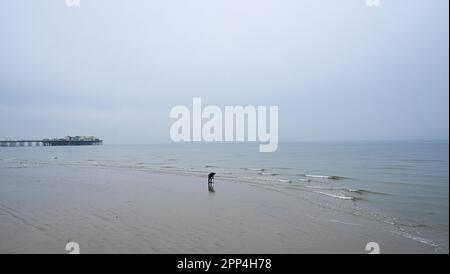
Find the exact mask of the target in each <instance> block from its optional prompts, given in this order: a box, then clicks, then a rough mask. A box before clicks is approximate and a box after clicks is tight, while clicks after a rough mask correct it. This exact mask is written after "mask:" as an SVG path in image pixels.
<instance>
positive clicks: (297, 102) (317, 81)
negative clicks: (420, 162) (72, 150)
mask: <svg viewBox="0 0 450 274" xmlns="http://www.w3.org/2000/svg"><path fill="white" fill-rule="evenodd" d="M448 6H449V1H447V0H381V5H380V6H379V7H378V8H369V7H367V6H366V4H365V0H346V1H345V0H342V1H337V0H328V1H327V0H304V1H302V0H177V1H175V0H164V1H149V0H126V1H125V0H81V6H80V7H78V8H68V7H67V6H66V4H65V0H39V1H36V0H2V1H1V2H0V124H1V127H0V139H2V138H19V137H20V138H44V137H63V136H65V135H96V136H99V137H101V138H103V139H105V140H106V141H107V142H109V143H125V142H166V141H169V140H170V137H169V128H170V125H171V123H172V122H173V120H171V119H170V118H169V112H170V109H171V107H173V106H175V105H178V104H185V105H191V104H192V97H194V96H198V97H201V98H202V99H203V103H204V104H215V105H219V106H224V105H247V104H251V105H279V112H280V113H279V119H280V125H279V135H280V140H281V141H296V140H298V141H302V140H380V139H381V140H386V139H394V140H398V139H448V132H449V128H448V124H449V105H448V100H449V78H448V77H449V76H448V74H449V63H448V62H449V29H448V27H449V25H448V24H449V7H448Z"/></svg>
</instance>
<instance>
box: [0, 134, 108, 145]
mask: <svg viewBox="0 0 450 274" xmlns="http://www.w3.org/2000/svg"><path fill="white" fill-rule="evenodd" d="M101 144H103V140H101V139H99V138H97V137H94V136H67V137H65V138H60V139H58V138H53V139H42V140H0V147H17V146H20V147H24V146H92V145H101Z"/></svg>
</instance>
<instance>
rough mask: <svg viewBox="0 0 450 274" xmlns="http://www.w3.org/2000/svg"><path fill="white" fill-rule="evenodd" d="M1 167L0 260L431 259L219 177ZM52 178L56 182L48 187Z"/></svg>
mask: <svg viewBox="0 0 450 274" xmlns="http://www.w3.org/2000/svg"><path fill="white" fill-rule="evenodd" d="M23 171H24V169H21V168H16V169H7V170H6V169H5V170H3V171H2V177H1V180H0V201H1V202H0V253H66V251H65V245H66V243H67V242H71V241H75V242H77V243H78V244H79V245H80V252H81V253H367V251H365V246H366V244H367V243H368V242H373V241H375V242H377V243H378V244H379V245H380V250H381V252H382V253H398V252H399V253H414V252H415V253H417V252H419V253H433V252H435V250H434V248H433V247H432V246H430V245H426V244H423V243H421V242H420V241H416V240H412V239H408V238H405V237H403V236H401V235H398V234H397V233H393V232H392V231H389V230H390V229H389V227H388V226H386V227H383V226H381V225H380V224H379V223H375V222H373V221H371V220H368V219H365V218H360V217H358V216H351V215H348V214H343V213H342V214H339V212H337V211H330V210H329V209H328V208H323V207H321V206H317V205H314V204H312V203H310V202H309V201H308V200H307V199H304V200H303V199H298V197H295V198H294V197H291V196H289V195H286V194H285V193H281V192H277V191H271V190H268V189H263V188H260V187H255V186H252V185H248V184H240V183H239V182H232V181H227V180H221V179H220V177H218V178H217V179H216V185H215V188H216V192H215V193H210V192H208V189H207V184H206V179H202V178H196V177H187V176H177V175H164V174H152V173H149V172H145V171H139V170H120V169H109V168H82V167H60V168H58V169H50V168H45V167H39V168H26V172H23ZM49 175H51V176H50V177H51V178H52V180H49Z"/></svg>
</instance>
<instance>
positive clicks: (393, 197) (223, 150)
mask: <svg viewBox="0 0 450 274" xmlns="http://www.w3.org/2000/svg"><path fill="white" fill-rule="evenodd" d="M448 151H449V150H448V142H352V143H345V142H336V143H323V142H320V143H319V142H317V143H314V142H305V143H282V144H280V145H279V149H278V151H277V152H275V153H259V152H258V145H257V144H159V145H156V144H155V145H108V144H105V145H103V146H86V147H84V146H83V147H14V148H9V147H8V148H4V147H2V148H0V180H1V179H2V169H17V168H20V169H21V170H22V172H24V173H26V172H27V168H31V167H46V168H57V167H63V166H64V167H71V166H73V167H91V168H113V169H130V170H143V171H148V172H152V173H167V174H177V175H184V176H195V177H205V176H206V174H207V173H209V172H210V171H214V172H216V173H217V175H216V183H217V184H220V181H221V180H232V181H234V182H238V183H242V184H249V185H252V186H257V187H260V188H262V189H266V190H270V191H277V192H279V193H283V194H286V195H289V196H291V197H297V198H298V199H308V201H309V202H311V203H315V204H320V205H321V206H323V207H324V208H328V209H329V210H330V211H333V210H335V211H339V212H344V213H347V214H351V215H356V216H361V217H362V218H367V219H371V220H375V221H378V222H380V223H385V224H390V225H392V227H393V229H394V230H395V231H394V232H395V233H398V234H401V235H403V236H405V237H408V238H411V239H413V240H417V241H419V242H422V243H426V244H429V245H432V246H435V247H439V248H441V249H443V250H447V251H448V229H449V228H448V220H449V214H448V213H449V209H448V205H449V200H448V197H449V195H448V193H449V173H448V165H449V163H448V159H449V155H448ZM48 176H50V177H51V176H53V175H52V173H49V174H48ZM62 176H63V175H62ZM205 181H206V178H205Z"/></svg>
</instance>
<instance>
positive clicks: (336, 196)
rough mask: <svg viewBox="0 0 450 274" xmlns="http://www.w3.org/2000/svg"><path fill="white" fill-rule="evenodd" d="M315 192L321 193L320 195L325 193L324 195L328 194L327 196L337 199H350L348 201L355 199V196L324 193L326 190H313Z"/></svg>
mask: <svg viewBox="0 0 450 274" xmlns="http://www.w3.org/2000/svg"><path fill="white" fill-rule="evenodd" d="M315 193H319V194H322V195H326V196H329V197H333V198H338V199H342V200H350V201H353V200H355V197H350V196H341V195H335V194H331V193H326V192H322V191H315Z"/></svg>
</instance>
